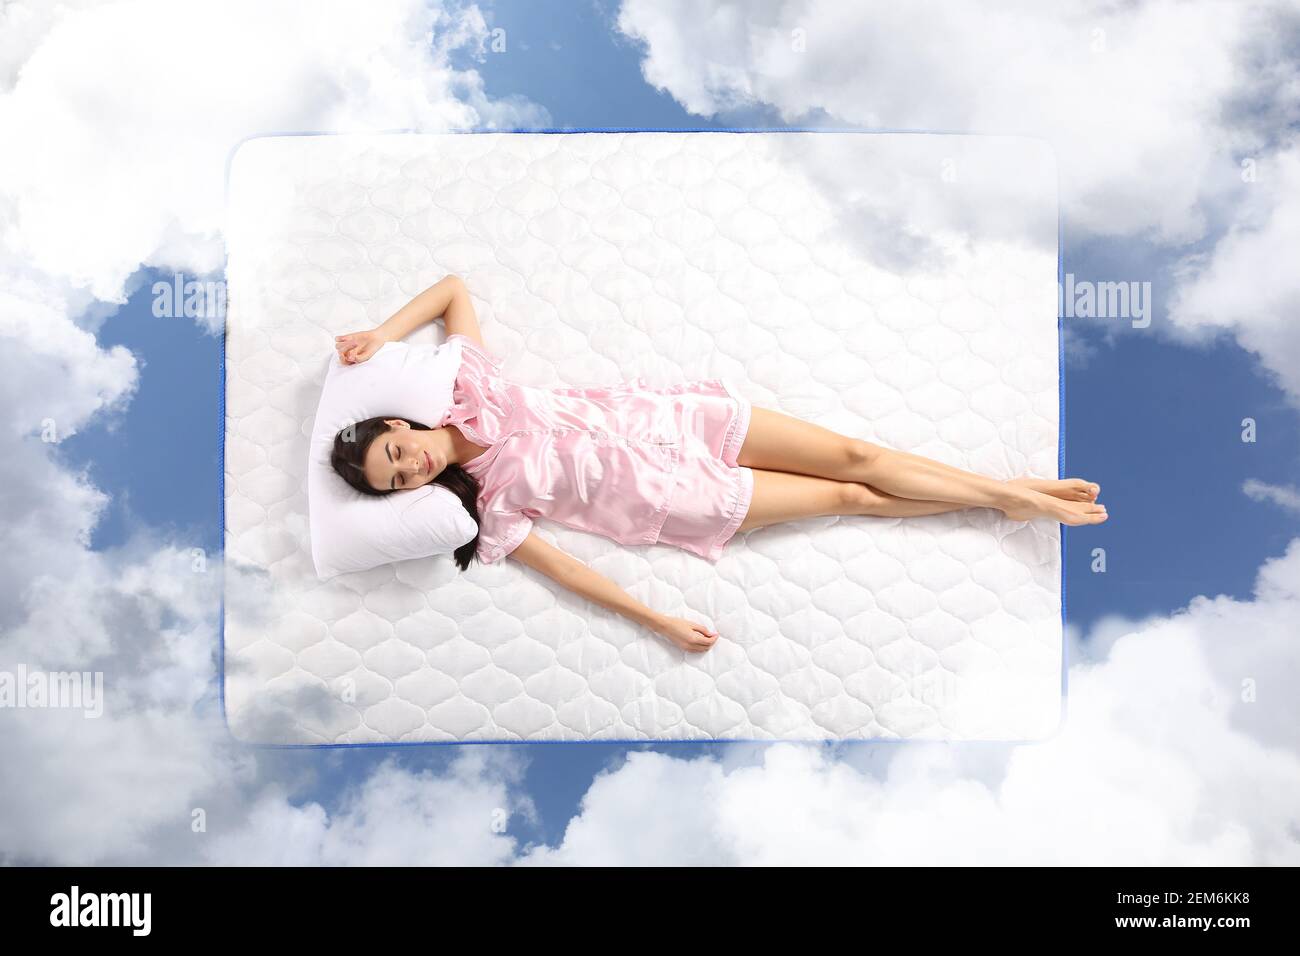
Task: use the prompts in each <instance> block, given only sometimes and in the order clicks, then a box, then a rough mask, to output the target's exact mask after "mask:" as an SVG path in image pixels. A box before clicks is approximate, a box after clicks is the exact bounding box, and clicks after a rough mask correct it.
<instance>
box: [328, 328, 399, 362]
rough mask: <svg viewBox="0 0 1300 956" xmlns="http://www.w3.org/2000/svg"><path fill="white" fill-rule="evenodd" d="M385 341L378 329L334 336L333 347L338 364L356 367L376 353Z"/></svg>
mask: <svg viewBox="0 0 1300 956" xmlns="http://www.w3.org/2000/svg"><path fill="white" fill-rule="evenodd" d="M387 341H388V339H387V338H385V337H384V335H383V333H381V332H380V331H379V330H378V329H370V330H369V331H367V332H349V333H348V334H347V335H339V336H336V337H335V339H334V347H335V348H336V349H338V352H339V361H340V362H342V363H343V364H344V365H356V364H357V363H358V362H364V361H365V360H366V359H368V358H370V356H372V355H374V354H375V353H376V352H378V351H379V349H380V348H381V347H382V346H383V344H384V343H385V342H387Z"/></svg>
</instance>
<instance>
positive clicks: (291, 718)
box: [222, 132, 1063, 745]
mask: <svg viewBox="0 0 1300 956" xmlns="http://www.w3.org/2000/svg"><path fill="white" fill-rule="evenodd" d="M228 188H229V194H228V198H229V210H228V212H229V220H228V228H227V237H228V256H229V258H228V281H229V291H228V299H229V303H228V317H227V322H228V327H227V333H226V391H225V429H226V430H225V459H224V468H225V488H224V493H225V527H226V599H225V607H224V636H223V661H222V664H223V677H224V679H223V699H224V707H225V712H226V715H227V719H228V723H229V726H230V729H231V731H232V733H233V734H234V735H235V736H236V737H238V738H240V739H242V740H247V741H254V742H261V743H279V744H306V745H336V744H361V743H388V742H450V741H529V740H636V741H641V740H683V739H689V740H710V739H713V740H747V739H762V740H767V739H791V738H799V739H835V740H851V739H871V738H885V739H917V738H938V739H948V740H962V739H1000V740H1024V739H1038V738H1042V737H1044V736H1048V735H1050V734H1052V733H1053V732H1054V731H1055V729H1056V727H1057V725H1058V722H1059V719H1060V713H1061V694H1062V643H1063V642H1062V595H1061V541H1060V532H1059V528H1057V527H1056V526H1054V525H1051V524H1049V523H1047V522H1037V523H1033V524H1022V523H1014V522H1010V521H1007V520H1005V519H1003V518H1001V517H1000V516H997V515H995V514H994V513H992V512H989V511H971V512H964V513H959V514H952V515H943V516H936V517H930V518H922V519H909V520H906V521H900V520H888V519H874V518H819V519H813V520H806V521H801V522H798V523H794V524H788V525H783V526H780V527H777V528H769V529H761V530H758V531H754V532H751V533H749V534H748V535H740V536H737V537H736V538H734V539H733V541H732V542H731V544H729V545H728V547H727V550H726V553H725V555H724V557H723V559H722V560H721V561H720V562H718V563H717V564H716V565H713V564H709V563H708V562H706V561H703V560H701V559H700V558H697V557H695V556H693V555H690V554H687V553H685V552H682V551H678V550H675V549H672V548H670V547H667V546H663V545H656V546H650V547H631V548H629V547H625V546H621V545H616V544H614V543H613V542H611V541H608V540H605V539H603V538H599V537H595V536H591V535H586V534H583V533H581V532H577V531H570V530H568V529H565V528H562V527H560V526H558V525H553V524H549V523H546V522H539V524H538V528H539V529H540V530H541V533H543V534H544V535H546V536H547V537H548V538H549V539H550V540H552V541H554V542H555V543H556V544H558V545H559V546H561V547H563V548H565V549H566V550H568V551H570V552H572V553H573V554H575V555H577V556H578V557H580V558H582V559H583V560H585V561H587V562H588V563H590V564H591V565H592V566H593V567H595V568H596V569H598V570H599V571H601V572H603V573H604V574H606V575H608V576H609V577H611V578H613V579H614V580H615V581H617V582H618V583H619V584H621V585H622V586H624V587H626V588H627V589H628V590H629V591H631V592H632V593H633V594H634V595H636V596H637V597H638V598H640V599H641V600H642V601H644V602H646V603H647V604H650V605H652V606H654V607H655V608H657V609H659V610H661V611H666V612H670V613H674V614H678V615H682V616H686V617H690V618H693V619H697V620H702V621H706V622H708V623H711V624H712V625H714V626H715V627H716V628H717V629H718V630H719V631H720V632H721V635H722V639H721V640H720V641H719V642H718V644H717V645H716V647H714V648H713V649H712V650H711V651H709V652H708V653H706V654H704V655H701V656H686V655H684V654H682V653H680V652H678V651H676V650H674V649H673V648H671V647H670V646H669V645H667V644H666V643H665V642H663V641H662V640H660V639H659V638H657V637H655V636H654V635H653V634H651V633H649V632H648V631H645V630H643V629H640V628H638V627H636V626H634V625H632V624H630V623H628V622H627V621H625V620H623V619H622V618H620V617H618V616H616V615H614V614H612V613H609V612H607V611H605V610H604V609H602V608H599V607H597V606H595V605H591V604H588V603H585V602H583V601H581V600H579V599H578V598H576V597H575V596H573V595H572V594H569V593H566V592H563V591H561V590H560V589H559V588H557V587H556V586H554V585H553V584H551V583H550V582H549V581H547V580H546V579H545V578H543V577H541V576H539V575H537V574H536V573H534V572H532V571H530V570H528V569H526V568H523V567H522V566H520V565H518V564H517V563H516V562H512V561H506V562H503V563H501V564H499V565H495V566H491V567H487V566H482V565H477V564H476V565H474V566H472V568H471V570H470V571H469V572H467V573H461V572H459V571H457V570H456V568H455V567H454V566H453V564H452V562H451V560H450V558H447V557H440V558H432V559H427V560H421V561H413V562H407V563H404V564H401V565H397V566H389V567H384V568H379V569H376V570H374V571H371V572H366V573H360V574H351V575H346V576H343V577H340V578H336V579H333V580H331V581H328V582H324V583H322V582H321V581H319V580H317V578H316V576H315V574H314V573H313V570H312V564H311V555H310V548H309V543H308V538H307V520H306V513H307V502H306V497H305V491H304V473H303V472H304V462H305V460H306V457H307V456H306V449H307V440H308V435H309V433H310V430H311V424H312V415H313V412H314V409H315V405H316V401H317V399H318V397H319V387H320V383H321V381H322V379H323V375H324V372H325V368H326V361H327V358H328V355H329V353H330V349H331V344H332V343H331V339H332V336H333V335H335V334H336V333H339V332H341V331H347V330H353V329H357V328H362V327H368V326H371V325H374V324H376V323H378V322H381V321H382V320H383V319H385V318H386V317H387V316H388V315H389V314H391V313H392V312H393V311H394V310H396V309H397V308H398V307H400V306H401V305H402V304H403V303H404V302H406V301H407V300H408V299H409V298H410V297H411V296H413V295H415V294H416V293H418V292H419V291H421V290H422V289H424V288H425V287H427V286H428V285H430V284H431V283H432V282H434V281H435V280H437V279H438V278H440V277H441V276H443V275H444V274H446V273H448V272H455V273H457V274H459V275H461V276H462V277H463V278H464V279H465V280H466V282H467V283H468V285H469V289H470V292H471V294H472V295H473V298H474V301H475V305H476V307H477V309H478V313H479V318H480V321H481V323H482V327H483V334H484V338H485V340H486V342H487V344H488V346H489V347H490V348H491V350H492V351H493V352H495V353H496V354H498V355H500V356H502V357H504V359H505V373H506V374H507V375H508V376H509V377H512V378H514V379H515V380H517V381H521V382H527V383H532V384H538V385H550V384H556V385H559V384H589V383H596V382H612V381H617V380H620V379H624V378H631V377H635V376H638V375H643V376H646V377H647V378H649V379H650V380H651V381H652V382H655V383H669V382H672V381H675V380H680V379H684V378H697V377H715V376H720V375H721V376H728V377H731V378H732V379H734V380H735V381H736V382H737V383H738V384H739V386H740V387H741V388H742V390H743V391H744V392H745V393H746V394H747V395H748V396H749V397H750V398H751V399H752V400H753V402H754V403H755V404H756V405H758V406H762V407H768V408H774V409H780V410H783V411H786V412H788V413H790V414H793V415H798V416H800V417H803V418H806V419H809V420H812V421H815V422H817V423H819V424H822V425H825V426H827V427H830V428H834V429H837V430H840V431H842V432H845V433H849V434H854V435H858V436H861V437H863V438H867V439H871V440H874V441H878V442H882V443H884V444H887V445H890V446H893V447H898V448H902V449H905V450H909V451H913V452H917V453H919V454H924V455H929V456H932V457H934V458H938V459H941V460H943V461H947V462H949V463H951V464H954V465H958V466H962V467H965V468H970V469H975V470H978V471H981V472H984V473H986V474H989V475H993V476H996V477H1003V478H1009V477H1013V476H1016V475H1020V474H1034V475H1038V476H1050V477H1055V476H1056V474H1057V468H1058V437H1059V436H1058V421H1059V404H1058V402H1059V384H1060V368H1059V343H1058V329H1057V320H1056V277H1057V248H1056V243H1057V226H1056V174H1055V166H1054V162H1053V158H1052V156H1051V153H1050V151H1049V150H1048V149H1047V148H1046V147H1045V146H1044V145H1043V144H1041V143H1039V142H1036V141H1033V140H1026V139H1019V138H990V137H963V136H953V135H938V134H934V135H931V134H863V133H851V132H850V133H839V132H782V133H743V132H734V133H733V132H692V133H675V132H644V133H624V132H608V133H568V134H546V133H531V134H523V133H499V134H498V133H476V134H454V133H453V134H433V135H409V134H393V135H364V136H350V135H349V136H342V135H340V136H275V137H265V138H256V139H253V140H250V141H247V142H245V143H244V144H243V145H242V146H241V147H240V148H239V149H238V150H237V151H236V153H235V154H234V156H233V158H232V160H231V164H230V175H229V186H228ZM442 334H443V333H442V329H441V326H438V327H437V328H436V329H428V330H422V335H423V337H424V338H426V339H427V340H429V341H435V340H437V339H440V338H441V337H442ZM417 340H418V337H417Z"/></svg>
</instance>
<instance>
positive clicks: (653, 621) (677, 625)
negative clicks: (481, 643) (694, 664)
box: [510, 532, 718, 654]
mask: <svg viewBox="0 0 1300 956" xmlns="http://www.w3.org/2000/svg"><path fill="white" fill-rule="evenodd" d="M510 557H512V558H515V559H517V560H518V561H519V562H520V563H522V564H525V565H527V566H528V567H530V568H532V569H533V570H535V571H540V572H541V573H542V574H544V575H546V576H547V577H548V578H550V579H551V580H552V581H554V582H555V583H557V584H560V585H563V586H564V587H566V588H568V589H569V590H570V591H572V592H573V593H574V594H577V595H578V596H579V597H583V598H586V599H587V600H588V601H594V602H595V603H596V604H599V605H600V606H601V607H607V608H609V609H610V610H611V611H615V612H617V613H619V614H621V615H623V617H625V618H627V619H628V620H629V621H634V622H635V623H637V624H643V625H645V626H646V627H648V628H650V629H651V630H652V631H654V632H655V633H656V634H661V635H662V636H664V637H666V638H668V640H670V641H672V642H673V643H674V644H676V645H677V646H678V647H680V648H681V649H682V650H684V651H689V652H691V653H695V654H699V653H702V652H703V651H707V650H708V649H709V648H710V647H712V646H713V645H714V643H715V642H716V641H717V640H718V633H717V631H714V630H712V629H711V628H708V627H705V626H704V625H703V624H695V623H693V622H691V621H688V620H686V619H685V618H680V617H670V616H668V615H667V614H660V613H659V612H658V611H655V610H652V609H651V608H648V607H646V606H645V605H644V604H642V603H641V602H640V601H638V600H637V599H636V598H634V597H632V595H630V594H628V593H627V592H626V591H625V590H623V589H622V588H621V587H619V586H618V585H617V584H615V583H614V582H613V581H611V580H610V579H609V578H607V577H605V576H604V575H603V574H601V573H600V572H599V571H594V570H592V569H591V568H589V567H587V565H585V564H583V563H582V562H581V561H579V560H578V559H577V558H575V557H573V555H571V554H567V553H566V552H564V551H561V550H560V549H559V548H557V547H555V546H554V545H552V544H550V543H548V542H547V541H545V540H544V539H542V538H541V537H540V536H538V535H537V534H536V532H533V533H530V534H529V535H528V537H526V538H524V540H523V542H522V543H521V544H520V545H519V546H518V547H516V548H515V549H514V550H513V551H511V552H510Z"/></svg>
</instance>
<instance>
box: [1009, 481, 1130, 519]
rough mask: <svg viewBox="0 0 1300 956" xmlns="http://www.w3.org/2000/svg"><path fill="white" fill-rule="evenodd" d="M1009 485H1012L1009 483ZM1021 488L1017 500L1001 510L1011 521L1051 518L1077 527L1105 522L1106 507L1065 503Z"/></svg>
mask: <svg viewBox="0 0 1300 956" xmlns="http://www.w3.org/2000/svg"><path fill="white" fill-rule="evenodd" d="M1009 484H1012V483H1010V482H1009ZM1016 487H1019V488H1021V493H1020V495H1018V496H1017V500H1016V501H1015V502H1013V503H1011V504H1008V505H1007V506H1006V507H1005V508H1003V509H1002V511H1003V513H1004V514H1005V515H1006V516H1007V517H1008V518H1010V519H1011V520H1012V521H1033V520H1034V519H1036V518H1051V519H1052V520H1053V521H1059V522H1060V523H1061V524H1065V525H1070V526H1077V525H1084V524H1101V523H1102V522H1103V521H1105V520H1106V506H1105V505H1103V504H1098V503H1097V502H1095V501H1090V500H1084V501H1066V500H1064V499H1062V498H1057V497H1055V496H1054V495H1049V494H1044V493H1043V492H1041V491H1034V490H1033V489H1031V488H1024V487H1023V486H1019V485H1016Z"/></svg>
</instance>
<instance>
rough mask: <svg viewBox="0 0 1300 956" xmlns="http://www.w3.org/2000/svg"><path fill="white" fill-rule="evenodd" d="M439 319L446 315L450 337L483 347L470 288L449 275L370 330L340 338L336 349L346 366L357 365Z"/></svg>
mask: <svg viewBox="0 0 1300 956" xmlns="http://www.w3.org/2000/svg"><path fill="white" fill-rule="evenodd" d="M439 316H442V321H443V325H445V326H446V328H447V334H448V335H455V334H460V335H464V336H467V337H468V338H471V339H473V340H474V341H475V342H477V343H478V344H479V345H482V344H483V336H482V334H481V333H480V332H479V327H478V316H477V315H476V314H475V312H474V303H473V302H472V301H471V300H470V297H469V289H467V288H466V287H465V283H464V282H463V281H462V280H461V278H460V276H455V275H449V276H444V277H443V278H441V279H439V280H438V281H437V282H435V283H434V284H433V285H431V286H429V288H427V289H425V290H424V291H423V292H421V293H420V294H419V295H417V296H416V297H415V298H414V299H412V300H411V301H410V302H408V303H406V305H404V306H402V307H401V308H400V309H398V310H397V311H396V312H394V313H393V314H392V315H391V316H389V317H388V319H386V320H385V321H384V322H383V323H381V324H380V325H377V326H376V327H375V328H373V329H371V330H370V331H368V332H349V333H348V334H346V335H340V336H337V337H336V338H335V339H334V347H335V348H336V349H338V352H339V360H340V361H342V362H343V364H344V365H355V364H357V363H358V362H364V361H365V360H366V359H368V358H370V356H372V355H374V354H375V353H376V352H378V351H379V349H380V347H381V346H382V345H383V344H384V343H385V342H396V341H399V340H400V339H404V338H406V336H408V335H410V334H411V333H412V332H414V331H415V330H416V329H418V328H419V327H420V326H422V325H428V324H429V323H430V322H432V321H433V320H434V319H436V318H438V317H439Z"/></svg>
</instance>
